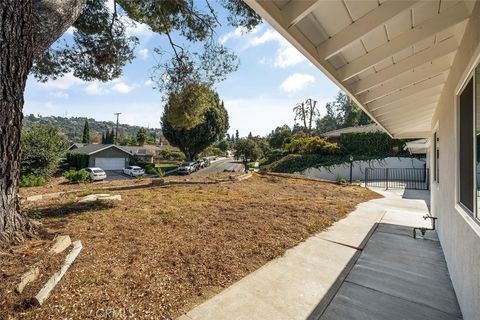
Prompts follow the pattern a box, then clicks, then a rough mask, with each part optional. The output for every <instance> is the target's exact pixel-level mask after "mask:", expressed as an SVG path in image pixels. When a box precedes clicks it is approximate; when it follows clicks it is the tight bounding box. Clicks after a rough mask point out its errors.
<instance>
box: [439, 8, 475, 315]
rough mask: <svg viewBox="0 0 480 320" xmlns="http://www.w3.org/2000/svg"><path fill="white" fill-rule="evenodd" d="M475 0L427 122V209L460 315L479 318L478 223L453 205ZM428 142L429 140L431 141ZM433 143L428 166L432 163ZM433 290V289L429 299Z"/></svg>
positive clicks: (472, 53)
mask: <svg viewBox="0 0 480 320" xmlns="http://www.w3.org/2000/svg"><path fill="white" fill-rule="evenodd" d="M479 44H480V1H477V3H476V5H475V9H474V11H473V13H472V17H471V19H470V21H469V23H468V25H467V27H466V32H465V35H464V37H463V39H462V41H461V44H460V48H459V50H458V52H457V54H456V56H455V59H454V61H453V65H452V69H451V71H450V73H449V76H448V79H447V82H446V84H445V86H444V89H443V92H442V95H441V98H440V102H439V105H438V107H437V110H436V112H435V116H434V119H433V121H432V136H431V138H432V139H433V130H434V129H435V128H436V126H437V124H438V130H439V131H438V132H439V138H440V183H439V184H437V183H435V182H432V183H431V186H432V213H433V214H434V215H435V216H437V217H438V234H439V237H440V241H441V244H442V247H443V251H444V253H445V259H446V260H447V265H448V269H449V272H450V276H451V279H452V282H453V286H454V288H455V292H456V294H457V297H458V300H459V304H460V308H461V309H462V313H463V316H464V319H467V320H469V319H471V320H473V319H477V320H478V319H480V224H478V223H477V222H476V221H474V219H473V218H472V217H470V216H469V215H468V214H466V213H465V211H463V210H462V209H461V208H460V207H459V206H458V205H457V195H458V191H457V190H458V187H457V176H458V164H457V163H458V162H457V155H458V149H457V148H458V134H457V115H456V110H457V108H458V106H457V104H456V99H457V92H458V90H459V87H460V86H461V84H462V83H463V82H464V81H465V80H466V78H467V75H468V73H469V72H470V71H471V70H472V68H473V66H474V64H475V63H476V61H475V60H476V59H477V58H478V57H479V55H480V45H479ZM432 141H433V140H432ZM433 145H434V144H433V143H432V146H431V148H430V152H431V155H432V156H431V157H430V167H431V168H433V158H434V157H433V154H434V153H433ZM434 295H435V293H432V299H435V297H434Z"/></svg>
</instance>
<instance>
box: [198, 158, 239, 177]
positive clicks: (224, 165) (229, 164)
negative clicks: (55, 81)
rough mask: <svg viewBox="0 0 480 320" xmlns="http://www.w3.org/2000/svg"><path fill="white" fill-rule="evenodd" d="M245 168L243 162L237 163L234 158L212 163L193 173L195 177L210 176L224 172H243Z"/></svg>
mask: <svg viewBox="0 0 480 320" xmlns="http://www.w3.org/2000/svg"><path fill="white" fill-rule="evenodd" d="M243 169H244V166H243V164H242V163H241V162H238V161H235V160H233V159H232V158H226V159H220V160H217V161H215V162H212V163H211V164H210V166H208V167H206V168H203V169H200V170H199V171H197V172H194V173H192V175H193V176H209V175H212V174H216V173H220V172H224V171H225V170H229V171H232V170H233V171H235V172H242V171H243Z"/></svg>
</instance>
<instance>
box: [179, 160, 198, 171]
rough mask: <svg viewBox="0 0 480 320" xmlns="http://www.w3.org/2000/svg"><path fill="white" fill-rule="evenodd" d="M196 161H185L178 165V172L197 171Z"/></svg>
mask: <svg viewBox="0 0 480 320" xmlns="http://www.w3.org/2000/svg"><path fill="white" fill-rule="evenodd" d="M195 171H196V170H195V162H193V161H191V162H184V163H182V164H181V165H180V167H178V171H177V173H178V174H190V173H192V172H195Z"/></svg>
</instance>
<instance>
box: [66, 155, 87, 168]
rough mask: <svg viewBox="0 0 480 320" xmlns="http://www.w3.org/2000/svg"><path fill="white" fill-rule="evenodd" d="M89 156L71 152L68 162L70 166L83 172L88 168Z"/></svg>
mask: <svg viewBox="0 0 480 320" xmlns="http://www.w3.org/2000/svg"><path fill="white" fill-rule="evenodd" d="M88 160H89V155H88V154H81V153H74V152H69V153H67V162H68V163H69V164H70V166H71V167H74V168H75V169H77V170H81V169H83V168H86V167H88Z"/></svg>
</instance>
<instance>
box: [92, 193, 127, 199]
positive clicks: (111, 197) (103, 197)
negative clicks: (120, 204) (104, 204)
mask: <svg viewBox="0 0 480 320" xmlns="http://www.w3.org/2000/svg"><path fill="white" fill-rule="evenodd" d="M97 196H99V195H97ZM97 199H98V200H122V196H121V195H119V194H115V195H113V196H111V195H106V196H102V197H100V196H99V197H98V198H97Z"/></svg>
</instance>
